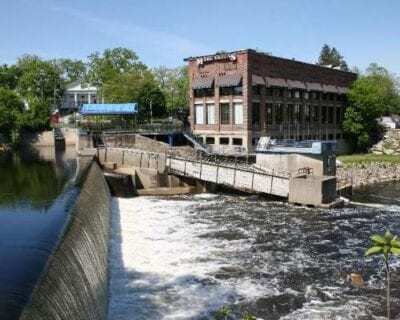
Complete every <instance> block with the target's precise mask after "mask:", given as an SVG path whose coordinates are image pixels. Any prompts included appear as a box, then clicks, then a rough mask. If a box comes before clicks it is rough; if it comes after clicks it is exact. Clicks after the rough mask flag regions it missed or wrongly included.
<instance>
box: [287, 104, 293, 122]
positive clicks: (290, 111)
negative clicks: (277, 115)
mask: <svg viewBox="0 0 400 320" xmlns="http://www.w3.org/2000/svg"><path fill="white" fill-rule="evenodd" d="M287 119H288V122H289V123H293V122H294V106H293V105H292V104H288V106H287Z"/></svg>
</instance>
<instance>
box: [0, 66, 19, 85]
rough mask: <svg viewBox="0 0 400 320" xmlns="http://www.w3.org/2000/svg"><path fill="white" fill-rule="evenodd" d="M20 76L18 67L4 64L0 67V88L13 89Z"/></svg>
mask: <svg viewBox="0 0 400 320" xmlns="http://www.w3.org/2000/svg"><path fill="white" fill-rule="evenodd" d="M20 76H21V70H20V68H18V66H16V65H12V66H8V65H6V64H4V65H2V66H0V87H5V88H9V89H15V88H16V87H17V84H18V80H19V77H20Z"/></svg>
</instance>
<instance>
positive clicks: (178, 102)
mask: <svg viewBox="0 0 400 320" xmlns="http://www.w3.org/2000/svg"><path fill="white" fill-rule="evenodd" d="M152 72H153V74H154V75H155V78H156V80H157V81H158V83H159V85H160V88H161V89H162V91H163V93H164V95H165V99H166V107H167V110H168V111H169V112H172V113H175V112H176V111H177V110H181V109H187V108H188V101H189V97H188V94H189V90H188V86H189V77H188V70H187V67H186V66H183V67H177V68H167V67H164V66H160V67H157V68H155V69H153V70H152Z"/></svg>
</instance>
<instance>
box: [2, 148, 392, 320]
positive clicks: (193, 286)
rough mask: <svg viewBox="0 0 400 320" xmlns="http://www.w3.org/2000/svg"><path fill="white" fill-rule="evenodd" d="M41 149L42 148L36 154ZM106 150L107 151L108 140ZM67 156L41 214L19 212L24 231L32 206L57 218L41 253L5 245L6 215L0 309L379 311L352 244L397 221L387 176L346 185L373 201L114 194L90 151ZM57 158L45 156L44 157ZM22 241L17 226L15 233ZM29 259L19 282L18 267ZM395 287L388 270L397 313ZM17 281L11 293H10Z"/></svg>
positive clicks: (27, 314) (361, 244)
mask: <svg viewBox="0 0 400 320" xmlns="http://www.w3.org/2000/svg"><path fill="white" fill-rule="evenodd" d="M110 150H111V149H110ZM96 152H97V151H96ZM99 152H102V151H100V150H99ZM118 152H120V151H118ZM52 156H53V154H52V153H51V155H50V154H48V153H46V152H42V158H46V157H48V158H51V157H52ZM102 156H103V157H105V154H103V155H99V158H101V157H102ZM107 157H109V158H108V160H110V161H111V162H113V161H114V160H113V158H112V157H113V156H112V153H111V152H110V153H109V154H108V155H107ZM146 157H147V158H146ZM122 159H123V161H137V155H134V154H130V155H128V152H126V153H125V154H124V157H123V158H121V161H122ZM8 160H9V159H8ZM139 160H140V161H141V163H142V166H143V165H144V164H145V165H146V166H147V167H150V168H152V167H154V168H155V169H156V170H157V168H158V167H159V169H162V168H161V164H162V163H163V162H162V161H160V160H162V158H161V157H160V156H158V158H157V156H156V155H153V156H145V155H143V154H142V156H141V159H140V158H139ZM165 160H166V163H168V162H167V159H165ZM18 161H19V160H14V162H13V163H18ZM110 161H104V159H103V160H102V161H101V162H102V163H103V164H105V163H109V162H110ZM198 162H199V161H198ZM9 163H10V162H9ZM69 163H70V164H69V165H68V166H66V167H65V168H69V169H68V170H69V171H68V172H69V173H68V174H67V175H66V176H64V177H65V178H63V179H64V180H61V181H60V182H58V184H55V185H56V186H58V187H57V188H55V187H54V186H55V185H49V186H48V188H47V189H45V188H41V189H40V190H47V191H46V192H48V193H46V194H52V193H51V191H53V190H59V192H61V193H60V194H61V195H63V196H62V197H59V196H57V194H56V195H53V196H50V197H48V200H47V202H45V203H44V205H43V207H40V208H41V209H40V210H41V211H40V212H41V213H42V215H35V216H33V215H31V216H28V217H29V219H28V220H22V223H23V224H22V225H24V224H25V225H26V226H29V229H31V231H32V232H33V231H35V230H39V229H37V227H35V226H36V225H38V226H42V227H43V218H47V219H51V218H54V219H51V221H53V222H54V221H55V222H56V224H53V225H51V224H48V226H50V228H49V229H47V230H48V231H52V235H51V237H50V240H49V238H47V239H43V241H39V242H38V243H39V244H40V246H39V247H38V249H37V251H35V250H34V251H31V252H32V254H33V256H35V258H38V257H40V259H39V260H40V261H39V262H40V263H39V264H37V265H36V267H35V265H34V264H32V262H31V264H26V263H22V262H20V261H21V259H22V258H26V257H27V255H26V254H24V255H18V251H17V250H15V247H13V248H12V247H11V245H4V244H5V243H6V242H4V241H5V240H7V239H8V240H9V242H8V243H11V242H13V241H14V240H13V239H16V238H21V235H19V234H17V235H16V236H15V237H14V238H12V235H11V233H10V231H7V225H8V226H9V225H10V223H9V222H7V223H3V224H2V232H1V235H2V236H3V235H4V238H2V239H3V240H2V245H1V246H0V248H1V249H2V251H1V253H2V254H5V255H7V256H8V257H17V258H18V259H20V260H18V259H17V260H12V259H9V260H10V263H9V264H8V265H7V264H4V263H3V264H2V268H3V269H2V270H5V271H6V272H4V273H3V275H2V276H4V277H3V278H0V280H1V281H2V286H1V289H2V295H1V297H2V298H1V301H0V302H1V303H2V304H1V305H0V306H1V308H0V311H1V312H3V313H2V314H1V319H7V320H8V319H10V320H11V319H24V320H25V319H34V320H36V319H38V320H39V319H113V320H114V319H115V320H118V319H126V320H127V319H198V320H200V319H215V314H216V312H217V311H218V310H219V309H220V308H222V307H224V306H226V307H228V308H229V309H230V310H231V318H232V319H240V318H241V315H242V314H243V312H244V311H251V312H252V313H254V314H255V315H257V316H258V317H259V318H261V319H310V318H312V319H317V320H319V319H321V320H322V319H338V318H342V319H347V318H351V319H360V320H361V319H379V318H380V317H382V316H384V314H385V310H384V296H383V294H382V292H383V288H384V284H383V283H384V282H383V277H384V274H383V273H381V272H380V271H379V270H380V262H379V260H377V259H371V258H369V259H365V258H364V257H363V254H364V252H365V249H366V248H367V247H368V246H369V236H370V235H371V234H373V233H382V230H385V229H387V228H389V229H392V230H398V229H399V228H400V225H399V223H398V221H400V220H399V218H400V207H399V203H398V199H397V195H398V192H399V190H400V187H399V184H398V183H389V184H382V185H376V186H374V187H371V188H363V189H360V190H359V191H356V194H355V200H356V201H360V202H365V203H369V202H379V203H381V204H382V205H381V206H380V207H379V208H368V207H363V208H361V207H357V208H351V207H346V208H342V209H339V208H338V209H336V208H330V209H321V208H306V207H297V206H292V205H290V204H288V203H287V202H282V201H281V200H280V199H279V198H275V199H269V198H267V197H264V196H263V195H262V194H259V195H249V194H245V193H242V194H234V193H231V192H227V191H217V190H213V192H212V193H210V192H205V193H204V192H203V193H199V194H181V195H169V196H165V195H164V196H132V195H131V196H130V197H124V198H121V197H117V196H112V195H111V194H110V187H109V185H107V183H106V179H105V178H104V174H103V171H102V170H101V168H100V166H99V165H98V163H97V162H95V161H93V160H92V157H91V156H89V157H87V156H81V157H80V158H78V159H76V158H74V160H72V162H69ZM201 163H202V165H207V163H206V162H203V161H202V162H201ZM60 165H61V161H60V160H58V161H55V162H54V167H53V168H58V167H59V166H60ZM224 165H226V164H224ZM167 168H168V165H167ZM184 168H185V164H184V163H183V172H184V170H185V169H184ZM189 168H190V165H188V164H187V163H186V170H189ZM198 168H199V167H198ZM171 169H173V168H171ZM12 170H14V171H15V169H12ZM193 170H194V171H193V172H195V171H196V170H197V169H193ZM8 171H10V170H8ZM201 171H202V170H201ZM6 172H7V170H5V171H4V174H5V173H6ZM10 172H11V171H10ZM186 172H187V173H188V172H189V171H186ZM196 172H197V171H196ZM202 172H203V171H202ZM250 173H251V174H252V172H250ZM202 174H203V173H201V174H200V176H201V175H202ZM204 174H205V173H204ZM182 176H184V174H183V175H182ZM186 176H187V174H186ZM32 177H33V176H32ZM60 177H63V175H60ZM186 178H189V177H186ZM10 179H11V178H10ZM23 181H24V180H23ZM25 181H27V180H25ZM56 181H57V180H56ZM62 181H64V182H62ZM24 184H26V183H24V182H22V185H24ZM3 188H4V186H3ZM243 189H244V190H245V189H246V188H243ZM3 190H5V189H3ZM8 193H11V192H10V191H7V192H4V194H8ZM62 199H64V200H62ZM60 201H64V204H65V206H63V207H62V208H57V209H54V210H55V211H54V212H58V214H59V215H61V216H62V217H63V218H62V219H58V218H57V217H55V216H54V215H52V214H51V212H53V211H52V210H53V209H52V208H53V206H54V204H55V203H60ZM32 207H33V206H32ZM54 208H55V207H54ZM23 210H25V209H23ZM4 212H5V211H1V213H2V216H1V218H3V219H6V218H7V219H9V217H10V215H11V214H14V213H15V212H18V211H16V210H15V209H11V210H10V213H8V214H4ZM46 215H47V216H46ZM5 217H6V218H5ZM4 221H5V220H4ZM55 226H57V227H55ZM18 228H19V229H20V230H21V232H23V231H25V230H27V227H25V228H23V227H22V226H20V227H18ZM13 230H14V229H13ZM17 230H18V229H17ZM40 231H41V232H43V228H42V229H40ZM21 234H22V233H21ZM35 237H36V238H37V235H36V236H35ZM28 240H29V237H26V238H25V240H24V241H25V243H27V241H28ZM39 240H40V239H39ZM10 241H11V242H10ZM14 242H15V241H14ZM23 244H24V242H23V238H21V241H19V242H15V245H23ZM7 248H11V250H13V253H14V254H13V255H11V254H10V252H11V251H10V250H8V251H5V249H7ZM25 248H26V250H31V249H30V247H29V246H25ZM19 252H20V251H19ZM26 252H29V251H26ZM36 252H43V253H44V254H43V255H42V256H40V255H37V254H36ZM2 257H4V256H2ZM2 261H4V259H2ZM12 261H14V262H12ZM11 262H12V263H11ZM22 264H23V265H24V268H20V269H16V270H18V273H14V270H13V269H15V266H16V265H22ZM392 267H393V274H395V275H396V274H397V273H398V272H399V270H400V264H399V263H398V261H395V260H394V261H393V264H392ZM33 270H36V271H35V273H34V274H33V275H32V277H31V280H29V282H28V281H27V280H26V279H27V278H21V276H20V275H21V274H28V275H29V274H30V273H31V272H32V273H33ZM13 274H14V275H16V274H18V275H19V276H17V277H16V279H17V280H19V281H22V282H20V283H19V287H20V288H22V289H28V290H25V291H24V292H22V291H15V290H14V289H9V291H7V288H10V286H8V287H7V286H4V285H3V284H4V283H6V281H10V279H12V277H10V275H13ZM352 274H359V275H361V276H362V279H363V283H362V284H361V285H355V284H354V283H353V282H352V280H351V277H352V276H351V275H352ZM26 284H29V287H28V286H26ZM19 290H20V289H19ZM399 290H400V285H399V282H396V280H395V281H394V283H393V291H392V294H393V297H394V298H393V302H392V303H393V304H392V308H393V315H394V316H399V311H398V310H400V300H399V299H397V297H398V293H399ZM6 291H7V292H6ZM16 292H17V293H18V294H19V295H20V297H21V300H20V301H17V302H18V303H17V304H15V305H14V304H13V302H14V301H16V300H15V298H14V297H15V293H16ZM6 296H8V297H11V298H10V299H8V300H6V299H5V298H4V297H6ZM22 298H23V299H22ZM14 306H15V309H13V310H14V311H12V312H11V311H10V310H12V308H14Z"/></svg>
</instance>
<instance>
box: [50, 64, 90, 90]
mask: <svg viewBox="0 0 400 320" xmlns="http://www.w3.org/2000/svg"><path fill="white" fill-rule="evenodd" d="M54 63H55V64H56V65H57V66H58V68H59V69H60V70H61V76H62V79H63V82H65V83H67V84H68V83H71V82H75V81H80V82H83V81H84V80H85V78H86V76H87V67H86V64H85V63H84V62H83V61H81V60H72V59H69V58H64V59H57V60H55V61H54Z"/></svg>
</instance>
